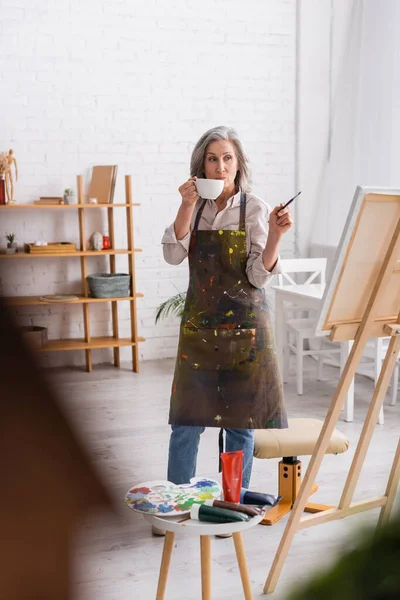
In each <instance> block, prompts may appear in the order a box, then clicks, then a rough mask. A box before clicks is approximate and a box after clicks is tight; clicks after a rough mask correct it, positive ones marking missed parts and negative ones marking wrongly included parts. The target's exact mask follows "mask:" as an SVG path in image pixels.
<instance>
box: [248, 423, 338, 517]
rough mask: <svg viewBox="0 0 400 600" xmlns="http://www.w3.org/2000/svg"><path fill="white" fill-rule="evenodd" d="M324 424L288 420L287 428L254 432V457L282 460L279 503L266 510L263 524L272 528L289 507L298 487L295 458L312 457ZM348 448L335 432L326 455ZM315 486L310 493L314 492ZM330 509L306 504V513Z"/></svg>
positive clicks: (299, 476)
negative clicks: (280, 498) (280, 497)
mask: <svg viewBox="0 0 400 600" xmlns="http://www.w3.org/2000/svg"><path fill="white" fill-rule="evenodd" d="M323 424H324V423H323V421H320V420H319V419H289V427H288V429H258V430H256V431H255V432H254V433H255V435H254V456H255V457H256V458H282V460H281V461H280V463H279V465H278V494H279V496H282V500H281V501H280V503H279V504H278V505H277V506H274V507H273V508H271V510H269V511H268V512H267V513H266V515H265V517H264V519H263V520H262V521H261V524H262V525H273V524H274V523H276V522H277V521H279V519H281V518H282V517H283V516H284V515H286V514H287V513H288V512H289V511H290V510H291V508H292V506H293V504H294V501H295V500H296V497H297V494H298V492H299V489H300V485H301V460H298V458H297V457H298V456H311V455H312V453H313V451H314V448H315V445H316V443H317V440H318V437H319V435H320V433H321V429H322V426H323ZM348 447H349V440H348V439H347V438H346V436H344V435H343V434H342V433H341V432H340V431H338V430H337V429H335V430H334V432H333V434H332V437H331V441H330V443H329V446H328V449H327V450H326V454H341V453H342V452H346V450H348ZM317 489H318V486H317V485H315V484H314V487H313V489H312V491H311V493H312V494H314V492H316V491H317ZM330 508H333V506H328V505H326V504H313V503H308V504H306V507H305V510H306V512H311V513H317V512H322V511H324V510H328V509H330Z"/></svg>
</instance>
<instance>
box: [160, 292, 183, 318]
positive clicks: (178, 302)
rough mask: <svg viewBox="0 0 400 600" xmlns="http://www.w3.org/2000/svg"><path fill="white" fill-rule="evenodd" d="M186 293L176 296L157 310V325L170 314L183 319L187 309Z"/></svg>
mask: <svg viewBox="0 0 400 600" xmlns="http://www.w3.org/2000/svg"><path fill="white" fill-rule="evenodd" d="M185 302H186V292H184V293H181V294H176V295H175V296H172V298H169V299H168V300H166V301H165V302H163V303H162V304H160V306H159V307H158V308H157V313H156V323H158V322H159V321H161V319H165V318H166V317H168V315H169V314H172V315H175V316H176V317H182V315H183V309H184V308H185Z"/></svg>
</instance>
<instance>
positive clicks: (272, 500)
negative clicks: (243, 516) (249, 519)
mask: <svg viewBox="0 0 400 600" xmlns="http://www.w3.org/2000/svg"><path fill="white" fill-rule="evenodd" d="M281 500H282V496H273V495H272V494H260V493H258V492H251V491H250V490H246V489H245V488H242V490H241V492H240V502H241V504H255V505H256V506H276V505H277V504H279V502H280V501H281Z"/></svg>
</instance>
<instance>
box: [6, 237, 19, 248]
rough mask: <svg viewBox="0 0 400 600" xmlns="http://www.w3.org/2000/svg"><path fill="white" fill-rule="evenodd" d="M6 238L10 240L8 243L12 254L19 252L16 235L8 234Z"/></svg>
mask: <svg viewBox="0 0 400 600" xmlns="http://www.w3.org/2000/svg"><path fill="white" fill-rule="evenodd" d="M6 238H7V240H8V241H7V248H8V250H9V251H11V252H18V244H17V242H16V241H15V233H7V234H6Z"/></svg>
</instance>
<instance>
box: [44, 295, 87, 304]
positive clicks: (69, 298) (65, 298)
mask: <svg viewBox="0 0 400 600" xmlns="http://www.w3.org/2000/svg"><path fill="white" fill-rule="evenodd" d="M39 300H41V301H42V302H61V303H63V302H73V301H74V300H79V296H73V295H70V294H50V295H47V296H39Z"/></svg>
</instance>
